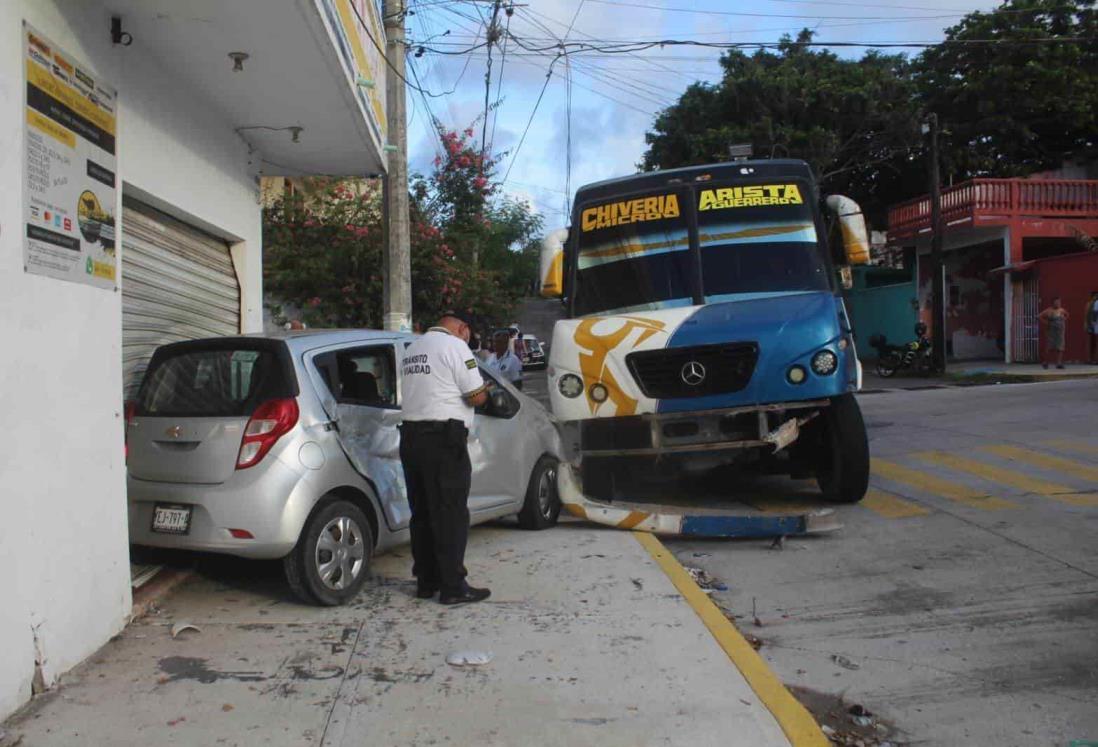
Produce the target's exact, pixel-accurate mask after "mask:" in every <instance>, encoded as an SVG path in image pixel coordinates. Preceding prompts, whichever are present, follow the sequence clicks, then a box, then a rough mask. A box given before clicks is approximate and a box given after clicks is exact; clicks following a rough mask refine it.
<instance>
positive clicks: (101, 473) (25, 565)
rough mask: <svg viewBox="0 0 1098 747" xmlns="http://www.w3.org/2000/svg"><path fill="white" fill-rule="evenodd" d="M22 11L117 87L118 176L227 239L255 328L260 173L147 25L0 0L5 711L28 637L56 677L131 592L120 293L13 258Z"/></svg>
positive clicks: (77, 5)
mask: <svg viewBox="0 0 1098 747" xmlns="http://www.w3.org/2000/svg"><path fill="white" fill-rule="evenodd" d="M24 19H25V20H27V21H28V22H29V23H31V25H33V26H34V27H36V28H37V29H38V30H39V31H40V32H42V33H43V34H45V35H46V36H48V37H49V38H50V39H51V40H52V41H53V42H54V43H55V44H57V45H59V46H60V47H61V48H62V49H64V51H66V52H68V53H69V54H70V55H72V56H73V57H75V58H76V59H77V60H79V61H82V62H84V63H86V64H87V65H88V66H89V67H90V68H91V69H92V70H93V71H94V72H96V73H98V74H99V75H100V76H103V77H104V79H105V80H107V81H108V82H109V83H111V84H113V85H114V86H116V87H117V89H118V101H119V108H118V173H119V177H120V184H123V185H124V187H123V189H124V190H125V192H126V193H128V194H132V195H133V196H136V197H138V198H140V199H143V200H145V201H147V202H152V203H153V204H154V205H156V206H157V207H160V208H161V209H164V210H167V211H168V212H171V213H173V214H175V215H176V216H177V217H180V218H182V219H184V220H187V221H189V222H191V223H195V224H197V225H199V226H201V227H203V228H206V229H207V230H210V231H212V232H214V233H217V234H219V235H221V236H223V237H225V238H226V239H228V240H230V241H231V242H232V243H233V244H234V250H233V257H234V259H235V260H236V262H237V273H238V276H240V278H241V290H242V306H243V308H242V318H243V319H244V326H245V331H252V330H259V329H261V328H262V304H261V293H262V287H261V272H260V265H261V250H260V246H261V244H260V209H259V204H258V200H257V185H256V182H255V179H254V171H253V169H252V167H251V166H250V165H249V163H248V155H247V149H246V146H245V145H244V143H243V142H242V141H241V140H240V139H239V138H238V137H237V135H236V134H235V133H234V132H233V129H232V128H233V124H234V123H230V122H228V121H226V120H225V119H224V118H223V117H222V116H221V115H220V114H219V113H218V112H217V111H215V110H214V109H213V107H211V106H210V105H209V104H208V103H207V102H206V101H205V100H204V99H203V97H202V96H201V95H199V94H198V93H196V92H194V91H192V90H190V89H188V87H187V86H185V85H184V84H183V83H182V81H180V80H179V79H178V78H176V77H175V76H173V74H172V72H171V70H169V69H165V68H163V67H161V66H160V65H158V64H157V63H156V62H155V61H154V59H153V58H152V56H151V55H149V54H147V52H146V50H143V49H142V47H141V40H140V39H135V40H134V43H133V45H132V46H130V47H114V46H113V45H112V44H111V42H110V36H109V28H110V26H109V23H110V14H109V13H108V12H107V11H105V10H104V9H103V7H102V6H101V5H100V4H99V3H98V2H93V1H92V0H6V1H5V2H3V3H0V330H2V331H0V343H2V348H0V350H2V352H0V412H3V414H4V418H3V420H4V428H2V429H0V563H2V566H0V567H2V568H3V571H2V572H0V651H2V652H3V653H2V655H0V717H3V716H5V715H7V714H8V713H10V712H11V711H12V710H13V709H15V708H17V707H18V706H19V705H20V704H21V703H22V702H24V701H25V700H26V699H27V698H28V697H29V696H30V688H31V681H32V676H33V674H34V668H35V658H36V652H37V655H38V656H39V658H40V660H41V665H42V674H43V676H44V678H45V682H46V684H47V685H51V684H53V683H55V682H56V680H57V678H58V677H59V676H60V675H62V674H63V673H64V672H65V671H66V670H68V669H70V668H71V667H73V666H74V665H75V664H77V663H78V662H80V661H81V660H82V659H84V658H85V657H87V656H88V655H89V654H91V653H92V652H94V651H95V650H96V649H97V648H98V647H100V646H101V645H103V644H104V643H105V642H106V641H107V640H108V639H109V638H110V637H111V636H112V635H114V634H115V633H117V632H118V631H119V630H120V629H121V628H122V627H123V625H125V623H126V621H127V618H128V616H129V614H130V604H131V599H130V585H129V566H128V540H127V536H126V497H125V464H124V458H123V449H122V366H121V338H122V312H121V294H120V293H118V292H111V291H109V290H103V289H99V288H92V287H90V286H85V285H78V284H75V283H68V282H62V281H59V280H54V279H51V278H46V277H42V276H39V275H31V274H27V273H25V272H24V271H23V266H22V259H23V240H22V231H21V229H22V209H21V204H22V199H23V184H22V181H23V178H22V172H23V165H22V161H23V157H24V151H23V122H24V119H25V118H24V111H23V87H24V85H25V84H24V78H23V68H22V59H23V58H22V54H23V52H22V21H23V20H24ZM121 194H122V190H119V204H117V205H115V214H116V215H119V216H120V215H121V204H120V203H121ZM120 228H121V226H120V225H119V229H120ZM118 246H119V249H120V251H121V241H119V243H118ZM118 266H119V267H121V260H119V263H118Z"/></svg>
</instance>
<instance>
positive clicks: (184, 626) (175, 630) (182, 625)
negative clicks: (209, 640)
mask: <svg viewBox="0 0 1098 747" xmlns="http://www.w3.org/2000/svg"><path fill="white" fill-rule="evenodd" d="M185 630H193V631H194V632H195V633H201V632H202V628H200V627H198V626H197V625H194V624H193V623H189V622H177V623H176V624H175V625H173V626H172V638H175V637H176V636H178V635H179V634H180V633H182V632H183V631H185Z"/></svg>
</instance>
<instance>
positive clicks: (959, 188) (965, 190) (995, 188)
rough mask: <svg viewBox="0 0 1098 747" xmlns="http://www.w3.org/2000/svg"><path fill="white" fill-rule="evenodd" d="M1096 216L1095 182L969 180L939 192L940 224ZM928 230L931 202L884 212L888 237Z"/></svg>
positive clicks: (921, 199) (1097, 187)
mask: <svg viewBox="0 0 1098 747" xmlns="http://www.w3.org/2000/svg"><path fill="white" fill-rule="evenodd" d="M1020 215H1030V216H1036V217H1046V216H1047V217H1068V216H1069V217H1078V218H1083V217H1091V218H1093V217H1098V180H1085V179H973V180H972V181H967V182H962V183H961V184H958V185H956V186H953V187H947V188H946V189H943V190H942V222H943V223H945V224H947V225H948V224H949V223H952V222H953V221H957V220H961V219H963V218H971V219H975V218H977V217H984V218H993V217H1002V218H1010V217H1015V216H1020ZM926 228H930V197H929V196H925V197H919V198H916V199H914V200H910V201H908V202H903V203H900V204H899V205H896V206H894V207H891V208H889V210H888V232H889V234H890V235H892V236H896V235H903V234H911V233H915V232H916V231H919V230H921V229H926Z"/></svg>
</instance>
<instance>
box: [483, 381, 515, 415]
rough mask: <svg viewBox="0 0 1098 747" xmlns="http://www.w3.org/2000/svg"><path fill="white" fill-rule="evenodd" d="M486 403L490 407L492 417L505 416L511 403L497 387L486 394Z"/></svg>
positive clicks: (505, 394)
mask: <svg viewBox="0 0 1098 747" xmlns="http://www.w3.org/2000/svg"><path fill="white" fill-rule="evenodd" d="M488 402H489V404H490V405H491V412H492V414H493V415H506V414H507V413H508V412H509V411H510V409H511V401H510V399H509V398H508V397H507V392H505V391H503V389H501V388H499V387H497V388H495V389H493V390H492V391H491V392H489V393H488Z"/></svg>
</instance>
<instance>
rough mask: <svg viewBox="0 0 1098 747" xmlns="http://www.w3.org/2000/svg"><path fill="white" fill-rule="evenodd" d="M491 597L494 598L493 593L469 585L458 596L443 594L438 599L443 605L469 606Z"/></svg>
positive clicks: (448, 593)
mask: <svg viewBox="0 0 1098 747" xmlns="http://www.w3.org/2000/svg"><path fill="white" fill-rule="evenodd" d="M490 596H492V592H491V591H490V590H488V589H476V588H473V587H472V586H468V585H467V586H466V587H465V589H464V590H462V591H459V592H458V593H456V594H453V593H450V592H445V591H444V592H442V594H440V595H439V597H438V601H439V602H441V603H442V604H469V603H471V602H483V601H484V600H485V599H487V598H488V597H490Z"/></svg>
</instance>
